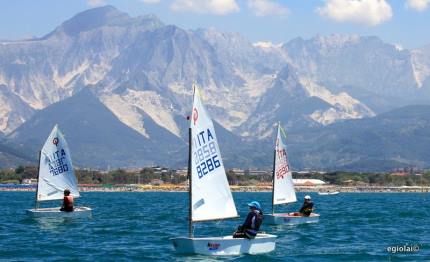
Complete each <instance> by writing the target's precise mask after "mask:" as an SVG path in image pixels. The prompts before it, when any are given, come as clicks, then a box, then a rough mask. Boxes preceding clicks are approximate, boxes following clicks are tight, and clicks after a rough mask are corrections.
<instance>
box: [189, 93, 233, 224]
mask: <svg viewBox="0 0 430 262" xmlns="http://www.w3.org/2000/svg"><path fill="white" fill-rule="evenodd" d="M190 128H191V178H192V179H191V189H192V190H191V191H192V194H191V219H192V221H195V222H197V221H208V220H220V219H226V218H232V217H237V216H238V213H237V210H236V206H235V204H234V200H233V196H232V194H231V191H230V186H229V184H228V181H227V175H226V173H225V169H224V164H223V161H222V158H221V152H220V150H219V146H218V140H217V137H216V133H215V129H214V125H213V122H212V119H211V118H210V117H209V115H208V113H207V111H206V109H205V107H204V106H203V104H202V101H201V98H200V94H199V90H198V88H197V87H195V89H194V99H193V111H192V115H191V121H190Z"/></svg>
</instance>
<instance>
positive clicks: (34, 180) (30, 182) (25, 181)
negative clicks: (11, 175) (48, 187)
mask: <svg viewBox="0 0 430 262" xmlns="http://www.w3.org/2000/svg"><path fill="white" fill-rule="evenodd" d="M22 183H23V184H25V185H36V184H37V178H24V179H23V180H22Z"/></svg>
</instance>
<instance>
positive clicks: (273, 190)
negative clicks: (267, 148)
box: [272, 148, 276, 215]
mask: <svg viewBox="0 0 430 262" xmlns="http://www.w3.org/2000/svg"><path fill="white" fill-rule="evenodd" d="M275 162H276V148H275V150H273V170H272V215H273V214H274V213H275V204H273V203H274V202H275V201H274V200H275V168H276V167H275Z"/></svg>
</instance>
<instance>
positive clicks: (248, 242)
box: [171, 86, 276, 255]
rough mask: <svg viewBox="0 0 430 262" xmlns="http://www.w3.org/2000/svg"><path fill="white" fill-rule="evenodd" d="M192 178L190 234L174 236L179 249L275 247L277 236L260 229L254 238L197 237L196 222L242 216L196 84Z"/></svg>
mask: <svg viewBox="0 0 430 262" xmlns="http://www.w3.org/2000/svg"><path fill="white" fill-rule="evenodd" d="M188 136H189V151H188V152H189V153H188V179H189V224H188V229H189V235H188V237H176V238H172V239H171V240H172V242H173V246H174V248H175V250H176V252H177V253H182V254H201V255H239V254H244V253H247V254H260V253H267V252H271V251H273V250H274V249H275V241H276V236H275V235H270V234H265V233H259V234H257V236H256V237H255V238H254V239H244V238H233V237H232V236H231V235H229V236H220V237H201V238H197V237H194V232H193V223H195V222H203V221H213V220H222V219H228V218H236V217H238V213H237V210H236V206H235V203H234V200H233V196H232V194H231V191H230V187H229V184H228V181H227V176H226V173H225V169H224V165H223V161H222V158H221V153H220V150H219V147H218V141H217V138H216V134H215V129H214V125H213V122H212V120H211V118H210V117H209V115H208V113H207V111H206V109H205V107H204V106H203V104H202V101H201V98H200V95H199V90H198V89H197V87H196V86H194V97H193V110H192V116H191V119H190V128H189V130H188Z"/></svg>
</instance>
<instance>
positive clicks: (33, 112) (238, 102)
mask: <svg viewBox="0 0 430 262" xmlns="http://www.w3.org/2000/svg"><path fill="white" fill-rule="evenodd" d="M193 83H196V84H197V85H198V86H200V88H201V89H202V91H203V92H202V93H203V98H204V102H205V104H206V106H207V107H208V109H209V111H210V113H211V115H212V117H213V118H214V120H215V122H216V123H217V126H218V129H219V131H218V132H220V133H222V134H223V135H220V134H218V137H219V138H220V140H221V143H222V145H221V148H222V151H225V153H223V155H224V158H226V160H225V163H226V165H227V166H239V167H270V159H271V157H270V155H271V149H270V148H271V144H272V138H273V132H274V123H276V122H277V121H281V122H282V123H283V124H284V125H285V127H286V129H287V130H288V132H289V133H291V137H297V138H298V139H297V141H291V150H290V151H291V152H290V154H291V159H292V161H294V162H293V163H292V165H293V166H297V168H353V169H355V168H357V164H356V163H361V162H362V161H371V160H375V161H376V160H377V159H376V158H375V157H376V156H375V157H373V158H372V157H370V156H368V155H366V152H361V151H360V152H355V151H354V152H355V153H354V154H353V153H351V152H348V150H349V149H348V147H345V145H346V144H349V142H348V141H345V140H342V139H340V140H336V141H332V143H331V144H330V146H328V145H326V144H325V143H323V141H324V139H323V138H322V137H321V136H322V135H323V134H324V135H328V136H330V135H332V134H337V135H338V137H342V134H341V133H339V132H346V133H345V135H346V136H348V137H349V139H351V141H353V140H354V139H356V138H357V137H355V136H351V135H348V134H350V133H351V130H350V127H351V126H356V125H357V123H366V125H365V126H366V128H368V129H369V130H371V129H372V128H374V127H373V126H372V125H377V124H381V123H380V122H377V121H376V120H375V119H378V117H382V116H384V114H390V113H387V112H389V111H391V112H397V111H396V110H400V112H403V111H402V110H401V109H398V108H400V107H404V106H410V105H416V104H429V103H430V46H427V47H423V48H420V49H415V50H406V49H401V48H399V47H398V46H396V45H392V44H388V43H384V42H383V41H382V40H380V39H379V38H377V37H358V36H341V35H331V36H324V37H320V36H318V37H315V38H312V39H309V40H304V39H301V38H297V39H293V40H291V41H289V42H287V43H284V44H279V45H274V44H271V43H251V42H250V41H249V40H247V39H246V38H245V37H243V36H241V35H240V34H238V33H224V32H219V31H217V30H215V29H213V28H209V29H198V30H185V29H181V28H179V27H176V26H174V25H166V24H164V23H163V22H162V21H160V20H159V19H158V18H157V17H155V16H153V15H145V16H139V17H130V16H129V15H128V14H126V13H124V12H121V11H119V10H117V9H116V8H114V7H112V6H105V7H99V8H94V9H90V10H88V11H85V12H82V13H79V14H77V15H76V16H74V17H73V18H71V19H69V20H67V21H65V22H64V23H63V24H61V25H60V26H58V27H57V28H56V29H55V30H53V31H52V32H50V33H49V34H47V35H45V36H43V37H40V38H34V39H29V40H22V41H3V42H0V139H1V142H0V151H2V152H1V154H0V156H2V155H3V157H0V166H2V165H3V166H7V165H14V164H16V163H19V159H21V160H22V161H24V158H25V161H29V159H35V155H37V153H36V152H37V150H38V148H39V147H40V146H41V144H42V141H43V140H44V139H45V137H46V136H47V135H48V133H49V129H50V128H52V126H53V125H54V124H55V123H58V124H59V125H60V128H62V129H63V130H64V131H65V133H66V135H67V136H68V137H70V139H69V138H68V139H69V140H71V141H69V144H70V147H71V149H72V152H74V153H73V157H74V159H75V162H76V163H77V164H78V165H80V166H84V167H85V166H93V167H100V168H106V167H108V166H110V167H128V166H133V167H136V166H143V165H157V164H160V165H169V166H183V165H184V163H186V141H187V139H186V135H187V132H186V131H187V125H188V123H187V121H186V120H185V118H186V116H187V115H188V114H189V111H190V107H191V93H192V88H191V86H192V84H193ZM412 108H413V109H411V107H405V109H404V110H405V111H406V112H409V113H411V114H412V111H414V110H418V111H420V112H421V111H423V110H424V111H425V110H426V109H423V108H422V107H412ZM392 110H394V111H392ZM389 116H390V117H394V116H392V115H389ZM420 116H422V117H424V115H420ZM406 119H407V118H405V121H406ZM414 119H415V118H414ZM363 121H364V122H363ZM366 121H370V122H366ZM372 121H373V122H372ZM375 121H376V122H375ZM417 121H418V122H420V121H421V120H419V119H418V120H417ZM423 121H424V120H423ZM408 124H410V125H413V124H414V123H413V122H408ZM375 128H376V127H375ZM382 129H384V128H382ZM366 130H367V129H366ZM366 130H362V132H364V133H366ZM387 131H388V130H387ZM315 132H317V133H315ZM348 132H349V133H348ZM386 135H387V136H388V135H389V132H387V134H386ZM408 135H412V134H408ZM357 136H358V137H361V136H360V134H357ZM378 136H380V137H384V134H383V133H381V134H378ZM316 137H318V138H320V139H317V140H315V139H316ZM299 138H300V139H299ZM414 139H418V138H416V137H414ZM310 141H312V142H310ZM299 142H300V145H302V146H299V144H298V143H299ZM307 144H309V145H310V144H312V146H313V147H312V148H309V147H307V146H306V145H307ZM1 145H4V147H1ZM296 145H297V146H296ZM323 145H326V146H328V148H324V147H323ZM370 146H371V147H374V149H375V150H376V151H375V152H379V151H378V150H384V148H376V147H377V146H379V147H381V146H384V145H383V144H375V145H370ZM332 147H333V148H332ZM2 148H3V149H2ZM300 148H308V149H309V151H308V153H306V152H304V151H303V150H302V151H300V150H299V149H300ZM339 148H344V149H343V150H345V152H346V153H345V154H343V155H341V156H339V155H338V152H339V150H340V149H339ZM256 149H260V150H256ZM351 150H352V149H351ZM17 152H25V153H24V156H25V157H23V155H22V154H21V153H19V154H18V153H17ZM309 154H312V157H310V156H309ZM400 154H401V153H400ZM2 159H4V161H2ZM267 159H268V160H267ZM228 160H230V162H228ZM384 161H386V162H387V161H394V162H395V163H399V165H414V166H420V167H427V166H430V162H429V161H427V159H425V158H422V157H421V158H420V157H414V156H412V155H408V156H407V157H402V156H400V157H399V156H398V155H396V156H392V155H387V157H386V158H385V160H384ZM394 162H390V163H394ZM354 163H355V164H354ZM384 163H385V162H384ZM387 163H388V162H387ZM383 166H384V167H385V166H387V168H390V167H394V166H397V164H393V165H391V166H390V165H385V164H384V165H383Z"/></svg>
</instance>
